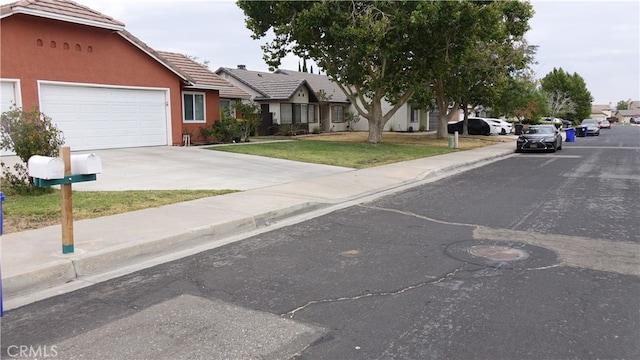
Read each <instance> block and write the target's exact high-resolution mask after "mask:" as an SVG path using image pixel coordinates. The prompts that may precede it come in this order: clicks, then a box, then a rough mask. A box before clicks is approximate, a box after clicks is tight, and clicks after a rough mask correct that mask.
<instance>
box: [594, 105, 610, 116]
mask: <svg viewBox="0 0 640 360" xmlns="http://www.w3.org/2000/svg"><path fill="white" fill-rule="evenodd" d="M611 110H612V109H611V105H591V113H592V114H596V113H600V112H603V111H611Z"/></svg>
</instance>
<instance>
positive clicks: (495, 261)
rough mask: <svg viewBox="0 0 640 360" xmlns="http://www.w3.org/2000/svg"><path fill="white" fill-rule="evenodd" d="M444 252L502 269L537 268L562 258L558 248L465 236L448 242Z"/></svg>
mask: <svg viewBox="0 0 640 360" xmlns="http://www.w3.org/2000/svg"><path fill="white" fill-rule="evenodd" d="M445 253H446V254H447V255H449V256H451V257H452V258H454V259H457V260H460V261H464V262H467V263H469V264H475V265H480V266H489V267H495V268H500V269H535V268H539V267H543V266H550V265H555V264H557V263H559V262H560V258H559V257H558V255H557V254H556V253H555V252H553V251H551V250H549V249H545V248H543V247H539V246H534V245H530V244H525V243H523V242H520V241H497V240H484V239H478V240H463V241H458V242H455V243H452V244H449V245H448V246H447V247H446V249H445Z"/></svg>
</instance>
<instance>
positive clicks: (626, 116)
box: [615, 109, 640, 124]
mask: <svg viewBox="0 0 640 360" xmlns="http://www.w3.org/2000/svg"><path fill="white" fill-rule="evenodd" d="M615 116H616V118H618V122H620V123H621V124H629V123H631V118H634V119H636V120H640V109H635V110H618V111H616V115H615Z"/></svg>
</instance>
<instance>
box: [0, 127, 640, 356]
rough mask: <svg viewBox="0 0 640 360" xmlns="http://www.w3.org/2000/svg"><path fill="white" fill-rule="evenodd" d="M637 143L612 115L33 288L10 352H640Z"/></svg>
mask: <svg viewBox="0 0 640 360" xmlns="http://www.w3.org/2000/svg"><path fill="white" fill-rule="evenodd" d="M639 155H640V127H614V128H613V129H611V130H603V133H602V135H601V136H599V137H589V138H578V140H577V141H576V142H575V143H565V144H564V147H563V150H562V151H559V152H557V153H554V154H550V153H548V154H529V153H525V154H517V155H514V156H512V157H509V158H507V159H504V160H502V161H498V162H495V163H492V164H490V165H488V166H485V167H481V168H477V169H474V170H471V171H468V172H465V173H462V174H459V175H457V176H453V177H449V178H446V179H443V180H441V181H438V182H434V183H430V184H427V185H424V186H421V187H418V188H414V189H412V190H409V191H406V192H403V193H399V194H395V195H392V196H388V197H386V198H382V199H380V200H378V201H375V202H372V203H367V204H361V205H359V206H354V207H351V208H347V209H344V210H340V211H337V212H334V213H331V214H328V215H325V216H322V217H318V218H315V219H311V220H308V221H306V222H303V223H300V224H297V225H293V226H290V227H287V228H283V229H280V230H276V231H272V232H269V233H264V234H261V235H257V236H254V237H251V238H247V239H245V240H242V241H240V242H237V243H233V244H230V245H228V246H225V247H222V248H218V249H213V250H210V251H207V252H203V253H200V254H197V255H195V256H191V257H189V258H185V259H181V260H178V261H174V262H171V263H167V264H163V265H159V266H156V267H154V268H150V269H146V270H142V271H139V272H137V273H134V274H130V275H127V276H123V277H121V278H118V279H114V280H110V281H107V282H105V283H102V284H98V285H96V286H93V287H90V288H85V289H82V290H79V291H76V292H74V293H69V294H65V295H61V296H58V297H55V298H51V299H48V300H44V301H41V302H39V303H35V304H31V305H27V306H25V307H22V308H19V309H15V310H12V311H9V312H7V313H5V316H4V317H3V318H2V348H3V357H5V358H9V357H10V356H9V355H11V354H9V353H8V352H7V351H8V350H10V349H9V347H11V346H14V347H13V348H12V351H13V353H14V354H15V351H16V350H17V349H18V348H17V347H16V346H17V345H27V346H31V347H36V348H38V349H42V348H43V347H44V350H47V349H48V350H49V351H51V350H55V352H56V355H57V356H58V357H59V358H81V357H83V356H84V358H97V357H98V356H99V357H100V358H103V359H106V358H118V357H122V356H124V355H128V356H129V358H140V357H142V358H154V359H157V358H203V359H216V358H219V359H224V358H257V357H258V356H256V355H252V354H266V355H265V356H264V357H265V358H287V357H288V356H294V357H295V358H299V359H638V358H640V322H639V318H638V315H639V314H640V300H639V299H640V277H639V276H640V269H639V267H638V249H639V248H638V245H639V244H638V243H639V240H640V239H639V238H640V215H639V214H640V156H639ZM181 295H182V297H180V296H181ZM184 295H188V296H187V297H185V296H184ZM203 302H204V303H203ZM208 303H210V304H212V305H210V306H209V305H207V304H208ZM224 306H227V307H226V308H225V307H224ZM184 309H202V310H198V311H196V312H195V315H194V314H193V313H190V314H186V315H183V314H182V313H180V312H178V311H179V310H182V311H183V310H184ZM211 309H216V310H219V311H215V312H212V311H210V310H211ZM220 309H223V310H220ZM221 313H224V314H233V315H232V316H233V319H232V321H230V322H229V323H225V324H227V325H225V326H227V327H228V329H229V330H228V332H230V333H231V332H232V331H237V330H238V329H235V328H234V324H243V325H242V326H240V327H241V329H240V330H241V331H239V332H233V334H234V335H233V336H231V337H230V340H228V339H227V340H225V341H229V342H230V345H229V346H228V347H226V348H225V347H215V346H212V344H214V343H215V342H216V341H221V339H222V338H223V336H224V335H225V330H224V329H222V330H221V329H220V328H216V324H218V325H219V324H220V321H221V320H220V319H219V318H218V317H217V316H220V314H221ZM171 314H173V316H171ZM176 314H177V315H176ZM274 315H276V316H274ZM163 316H166V317H168V319H169V320H167V319H164V318H163ZM163 319H164V320H163ZM285 320H286V321H285ZM278 321H284V323H282V324H279V323H278ZM274 324H279V325H274ZM285 328H286V329H289V330H287V331H286V333H283V334H280V335H278V336H275V335H274V332H275V330H274V329H285ZM301 333H304V334H307V335H308V336H306V337H300V336H298V335H299V334H301ZM167 334H169V335H167ZM158 339H164V340H162V341H159V340H158ZM216 339H217V340H216ZM277 342H280V344H281V345H283V346H281V347H280V348H279V349H276V350H273V349H269V350H268V351H267V350H265V351H264V352H262V353H261V352H260V350H259V349H258V350H256V351H253V352H252V351H248V350H247V351H246V352H241V351H240V350H242V349H240V350H239V349H238V344H241V346H243V347H251V346H254V347H255V346H257V345H256V344H260V345H259V346H263V344H264V346H265V347H266V346H267V344H269V343H277ZM183 344H187V345H183ZM234 344H235V345H234ZM292 344H293V345H292ZM289 345H291V346H289ZM52 347H54V348H53V349H52ZM203 349H206V351H203ZM253 350H255V349H253ZM40 357H42V356H40Z"/></svg>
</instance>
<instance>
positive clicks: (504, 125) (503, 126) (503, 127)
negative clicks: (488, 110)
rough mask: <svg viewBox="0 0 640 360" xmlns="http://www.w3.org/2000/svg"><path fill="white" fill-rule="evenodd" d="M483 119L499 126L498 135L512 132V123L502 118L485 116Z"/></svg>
mask: <svg viewBox="0 0 640 360" xmlns="http://www.w3.org/2000/svg"><path fill="white" fill-rule="evenodd" d="M485 120H487V121H489V122H492V123H494V124H498V125H499V126H500V135H507V134H511V133H512V132H513V124H511V123H510V122H508V121H504V120H502V119H494V118H486V119H485Z"/></svg>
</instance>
